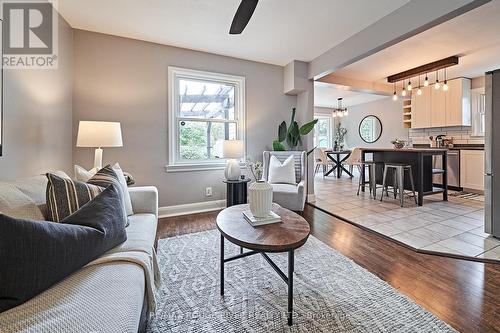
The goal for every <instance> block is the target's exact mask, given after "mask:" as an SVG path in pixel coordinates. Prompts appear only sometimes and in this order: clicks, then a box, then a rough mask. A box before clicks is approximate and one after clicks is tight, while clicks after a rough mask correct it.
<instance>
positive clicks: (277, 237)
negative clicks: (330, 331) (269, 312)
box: [217, 204, 310, 325]
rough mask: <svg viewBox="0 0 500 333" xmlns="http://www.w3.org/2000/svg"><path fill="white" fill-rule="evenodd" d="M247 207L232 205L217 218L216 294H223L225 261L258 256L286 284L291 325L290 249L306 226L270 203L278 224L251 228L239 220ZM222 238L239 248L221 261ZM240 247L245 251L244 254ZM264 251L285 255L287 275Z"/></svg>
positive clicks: (301, 239)
mask: <svg viewBox="0 0 500 333" xmlns="http://www.w3.org/2000/svg"><path fill="white" fill-rule="evenodd" d="M249 209H250V206H249V205H248V204H245V205H236V206H232V207H229V208H226V209H224V210H223V211H221V212H220V213H219V215H218V216H217V229H219V231H220V233H221V243H220V293H221V295H224V264H225V263H226V262H229V261H233V260H236V259H240V258H244V257H247V256H250V255H253V254H258V253H260V254H261V255H262V256H263V257H264V259H266V261H267V262H268V263H269V264H270V265H271V267H272V268H273V269H274V270H275V271H276V273H278V275H279V276H280V277H281V278H282V279H283V281H285V283H286V284H287V285H288V325H292V314H293V271H294V250H295V249H297V248H299V247H301V246H302V245H304V244H305V242H306V241H307V238H308V237H309V234H310V228H309V223H307V221H306V220H304V218H302V217H301V216H300V215H298V214H296V213H294V212H292V211H290V210H288V209H285V208H282V207H281V206H279V205H277V204H273V208H272V210H273V211H274V212H275V213H276V214H278V215H279V216H281V220H282V221H281V222H279V223H273V224H268V225H263V226H259V227H252V226H251V225H250V224H249V223H248V222H247V221H246V220H245V218H244V217H243V211H245V210H249ZM224 239H227V240H228V241H230V242H231V243H233V244H236V245H239V246H240V249H241V250H240V254H238V255H235V256H232V257H229V258H225V256H224ZM243 248H245V249H248V250H249V251H246V252H244V251H243ZM266 252H288V275H285V273H283V271H281V269H279V268H278V266H277V265H276V264H275V263H274V262H273V261H272V260H271V258H269V256H268V255H267V254H266Z"/></svg>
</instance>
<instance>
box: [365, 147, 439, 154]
mask: <svg viewBox="0 0 500 333" xmlns="http://www.w3.org/2000/svg"><path fill="white" fill-rule="evenodd" d="M360 149H361V150H362V151H364V152H395V153H439V154H442V153H444V152H447V151H448V149H446V148H401V149H396V148H360Z"/></svg>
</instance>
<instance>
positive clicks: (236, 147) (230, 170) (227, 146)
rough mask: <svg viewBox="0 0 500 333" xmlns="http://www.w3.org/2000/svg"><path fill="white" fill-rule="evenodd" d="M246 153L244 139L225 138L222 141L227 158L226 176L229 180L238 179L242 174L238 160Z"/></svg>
mask: <svg viewBox="0 0 500 333" xmlns="http://www.w3.org/2000/svg"><path fill="white" fill-rule="evenodd" d="M244 154H245V143H244V142H243V140H224V142H223V143H222V155H223V156H224V158H226V159H227V165H226V170H225V176H226V179H227V180H238V179H240V176H241V170H240V164H239V163H238V160H239V159H240V158H242V157H243V156H244Z"/></svg>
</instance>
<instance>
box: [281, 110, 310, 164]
mask: <svg viewBox="0 0 500 333" xmlns="http://www.w3.org/2000/svg"><path fill="white" fill-rule="evenodd" d="M317 122H318V119H314V120H311V121H310V122H308V123H306V124H304V125H302V126H299V124H298V123H297V121H296V120H295V108H293V109H292V119H291V121H290V126H289V127H287V125H286V121H283V122H281V124H280V125H279V127H278V139H276V140H274V141H273V150H275V151H286V150H287V149H286V146H285V142H286V145H287V146H288V150H298V146H299V144H300V143H301V141H302V140H301V137H302V136H304V135H307V134H309V133H310V132H311V131H312V130H313V128H314V125H316V123H317ZM313 151H314V148H313V149H311V150H310V151H308V152H307V155H309V154H310V153H312V152H313Z"/></svg>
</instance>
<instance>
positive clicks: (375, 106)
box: [336, 97, 408, 148]
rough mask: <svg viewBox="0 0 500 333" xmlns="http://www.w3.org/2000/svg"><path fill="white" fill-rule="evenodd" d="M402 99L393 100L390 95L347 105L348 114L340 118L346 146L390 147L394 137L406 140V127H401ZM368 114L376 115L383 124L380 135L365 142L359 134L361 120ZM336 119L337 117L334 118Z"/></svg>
mask: <svg viewBox="0 0 500 333" xmlns="http://www.w3.org/2000/svg"><path fill="white" fill-rule="evenodd" d="M402 108H403V106H402V101H401V99H399V100H398V101H393V100H392V98H391V97H387V98H383V99H380V100H376V101H374V102H369V103H364V104H358V105H355V106H351V107H349V115H348V116H347V117H344V118H342V120H341V122H342V126H343V127H345V128H347V134H346V137H345V141H346V144H347V146H348V147H351V148H352V147H392V144H391V141H392V140H394V139H395V138H399V139H404V140H408V129H407V128H404V127H403V109H402ZM368 115H375V116H377V117H378V118H379V119H380V120H381V122H382V126H383V130H382V135H381V137H380V139H379V140H378V141H377V142H375V143H372V144H370V143H366V142H364V141H363V140H362V139H361V137H360V136H359V132H358V127H359V123H360V122H361V120H362V119H363V118H364V117H365V116H368ZM336 119H337V121H338V119H339V118H336Z"/></svg>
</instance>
